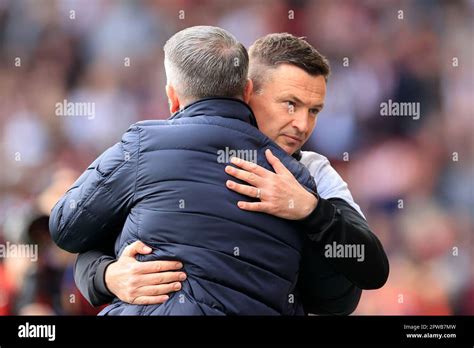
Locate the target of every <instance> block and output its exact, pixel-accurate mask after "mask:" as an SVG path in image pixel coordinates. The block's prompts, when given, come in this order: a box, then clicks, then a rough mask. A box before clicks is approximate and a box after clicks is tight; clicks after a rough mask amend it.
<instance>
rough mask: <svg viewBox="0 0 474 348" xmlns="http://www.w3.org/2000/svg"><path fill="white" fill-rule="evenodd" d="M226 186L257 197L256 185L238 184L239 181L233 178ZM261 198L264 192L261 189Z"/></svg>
mask: <svg viewBox="0 0 474 348" xmlns="http://www.w3.org/2000/svg"><path fill="white" fill-rule="evenodd" d="M226 186H227V187H228V188H229V189H231V190H232V191H235V192H237V193H240V194H242V195H245V196H249V197H252V198H256V197H257V193H258V189H257V188H256V187H253V186H249V185H242V184H238V183H236V182H234V181H232V180H227V182H226ZM260 199H262V192H261V191H260Z"/></svg>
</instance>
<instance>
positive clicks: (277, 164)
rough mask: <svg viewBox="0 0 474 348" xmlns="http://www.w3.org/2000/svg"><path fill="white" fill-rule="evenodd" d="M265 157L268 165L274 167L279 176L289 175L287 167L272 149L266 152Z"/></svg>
mask: <svg viewBox="0 0 474 348" xmlns="http://www.w3.org/2000/svg"><path fill="white" fill-rule="evenodd" d="M265 157H266V158H267V161H268V163H270V165H271V166H272V167H273V169H274V170H275V173H277V174H288V173H289V172H290V171H289V170H288V169H287V168H286V167H285V165H284V164H283V163H281V161H280V160H279V159H278V157H276V156H275V155H274V154H273V153H272V151H271V150H270V149H266V150H265Z"/></svg>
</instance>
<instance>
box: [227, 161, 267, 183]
mask: <svg viewBox="0 0 474 348" xmlns="http://www.w3.org/2000/svg"><path fill="white" fill-rule="evenodd" d="M230 162H231V163H232V164H235V165H236V166H237V167H239V168H242V169H243V170H246V171H248V172H251V173H254V174H256V175H258V176H260V177H262V178H265V177H266V176H267V175H269V174H273V173H272V172H270V171H269V170H267V169H265V168H263V167H261V166H259V165H258V164H257V163H253V162H249V161H246V160H243V159H241V158H239V157H232V158H231V159H230Z"/></svg>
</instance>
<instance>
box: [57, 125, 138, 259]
mask: <svg viewBox="0 0 474 348" xmlns="http://www.w3.org/2000/svg"><path fill="white" fill-rule="evenodd" d="M138 151H139V129H138V128H137V127H133V126H132V127H131V128H130V129H129V130H128V131H127V132H126V133H125V134H124V136H123V138H122V141H121V142H120V143H118V144H116V145H114V146H112V147H111V148H109V149H108V150H107V151H105V152H104V153H103V154H102V155H101V156H100V157H99V158H97V159H96V160H95V161H94V162H93V163H92V164H91V165H90V166H89V168H87V170H86V171H85V172H84V173H83V174H82V175H81V176H80V177H79V179H78V180H77V181H76V182H75V183H74V185H73V186H72V187H71V188H70V189H69V190H68V191H67V192H66V194H65V195H64V196H63V197H62V198H61V199H60V200H59V202H58V203H56V205H55V206H54V208H53V210H52V211H51V216H50V220H49V228H50V232H51V236H52V239H53V240H54V242H55V243H56V244H57V245H58V246H59V247H60V248H62V249H64V250H67V251H69V252H72V253H78V252H83V251H86V250H91V249H93V248H95V247H98V246H99V245H102V244H103V243H105V241H107V240H110V239H111V238H113V237H114V234H116V232H115V231H117V229H118V228H119V227H122V226H123V224H124V221H125V218H126V217H127V214H128V212H129V210H130V208H131V206H132V205H133V199H134V194H135V187H136V177H137V167H138Z"/></svg>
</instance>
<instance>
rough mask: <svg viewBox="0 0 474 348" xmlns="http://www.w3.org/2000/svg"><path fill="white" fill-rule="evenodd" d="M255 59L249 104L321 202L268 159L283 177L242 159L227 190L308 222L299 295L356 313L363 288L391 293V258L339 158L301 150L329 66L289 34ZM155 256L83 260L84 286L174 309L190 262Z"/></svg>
mask: <svg viewBox="0 0 474 348" xmlns="http://www.w3.org/2000/svg"><path fill="white" fill-rule="evenodd" d="M249 56H250V67H249V77H250V78H251V79H252V80H253V84H254V92H253V93H252V95H251V97H250V101H249V103H250V106H251V107H252V109H253V110H254V112H255V116H256V119H257V123H258V127H259V130H260V131H262V132H263V133H264V134H266V135H267V136H269V137H270V138H271V139H272V140H274V141H275V142H276V143H277V144H278V145H279V146H280V147H281V148H282V149H284V150H285V152H287V153H288V154H291V155H293V157H295V158H296V159H298V160H299V161H300V162H301V163H302V164H304V165H305V166H306V167H307V168H308V169H309V170H310V173H311V174H312V175H313V176H314V178H315V181H316V184H317V189H318V197H316V198H315V197H314V195H311V194H308V193H307V191H306V190H301V185H300V184H299V183H297V182H296V180H295V178H294V176H293V175H292V174H291V173H290V172H289V171H288V170H286V168H285V167H284V166H282V165H280V164H279V163H278V161H276V160H275V158H274V157H273V156H272V155H271V154H266V158H267V159H268V161H269V162H270V163H271V164H272V166H273V168H274V170H275V173H274V172H273V171H270V170H267V169H265V168H262V167H260V166H258V165H256V164H255V163H248V162H246V161H238V162H235V161H234V164H235V165H236V166H238V167H240V170H236V169H232V167H230V166H228V167H226V172H227V173H228V174H229V175H232V176H234V177H236V178H237V179H240V180H241V181H240V183H239V182H234V181H233V180H228V181H227V183H226V185H227V187H228V188H229V189H230V190H233V191H236V192H238V193H240V194H242V195H245V196H249V197H252V198H254V197H258V198H259V200H258V201H256V202H244V201H240V202H239V203H238V205H239V208H240V209H243V210H251V211H256V212H263V213H266V214H270V215H274V216H277V217H280V218H283V219H286V220H298V223H299V227H300V230H301V232H303V233H304V235H305V238H304V250H303V254H302V261H301V266H300V270H299V283H298V288H297V289H296V290H297V294H296V295H300V296H299V297H300V298H301V301H302V303H303V305H304V309H305V312H307V313H319V314H349V313H351V312H352V311H353V310H354V309H355V307H356V306H357V303H358V301H359V298H360V294H361V290H360V289H374V288H379V287H381V286H383V284H384V283H385V281H386V279H387V276H388V261H387V258H386V256H385V253H384V251H383V248H382V246H381V244H380V242H379V241H378V239H377V237H376V236H375V235H374V234H373V233H372V232H371V231H370V229H369V227H368V225H367V222H366V221H365V218H364V216H363V214H362V212H361V210H360V208H359V206H358V205H357V204H356V203H355V202H354V200H353V198H352V196H351V194H350V192H349V190H348V188H347V184H346V183H345V182H344V181H343V180H342V179H341V177H340V176H339V175H338V174H337V173H336V171H335V170H334V169H333V168H332V167H331V165H330V163H329V161H328V160H327V159H326V158H325V157H324V156H322V155H320V154H317V153H315V152H308V151H301V150H300V148H301V146H302V145H303V144H304V143H305V142H306V141H307V139H308V138H309V136H310V135H311V132H312V131H313V129H314V127H315V124H316V119H317V116H318V113H319V112H320V111H321V109H322V108H323V103H324V97H325V93H326V81H327V79H328V76H329V74H330V68H329V64H328V62H327V60H326V59H325V58H324V57H323V56H322V55H321V54H319V52H318V51H317V50H316V49H314V48H313V47H312V46H311V45H310V44H309V43H308V42H306V41H305V40H304V39H303V38H297V37H295V36H293V35H291V34H287V33H281V34H270V35H267V36H265V37H263V38H261V39H259V40H257V41H256V42H255V43H254V44H253V45H252V46H251V47H250V50H249ZM259 163H261V162H260V161H259ZM248 184H249V185H248ZM300 206H304V207H305V209H300ZM308 208H309V210H310V212H309V213H308V210H307V209H308ZM334 243H336V244H337V245H341V246H357V245H359V246H364V255H363V256H364V260H363V261H362V262H360V261H358V260H357V259H356V258H351V257H345V258H333V257H326V255H325V254H326V253H325V251H326V249H327V247H328V246H333V245H334ZM148 253H150V250H147V247H146V246H145V245H144V244H143V243H141V242H135V243H133V244H131V245H129V246H128V247H127V248H126V249H125V250H124V252H123V253H122V255H121V257H120V258H119V259H118V260H116V259H115V257H114V256H112V253H111V252H110V251H107V247H105V248H104V249H102V250H101V249H96V250H91V251H88V252H86V253H83V254H80V255H79V256H78V259H77V263H76V270H75V272H76V283H77V285H78V287H79V288H80V289H81V291H82V293H83V294H84V296H85V297H86V298H87V299H88V300H89V301H90V302H91V303H92V304H94V305H100V304H103V303H107V302H110V301H111V299H112V298H113V296H114V295H113V294H115V295H116V296H119V297H120V298H122V299H123V300H124V301H126V302H132V303H143V304H150V303H161V302H164V301H166V300H167V298H168V295H167V294H170V293H173V292H175V291H179V290H180V289H181V284H180V281H182V280H183V279H185V277H186V275H185V273H184V272H182V271H176V270H178V269H180V267H182V265H178V266H176V264H175V263H174V262H168V263H166V261H152V262H146V263H143V262H138V261H136V259H135V257H136V255H137V254H148ZM139 257H142V255H140V256H139Z"/></svg>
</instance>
